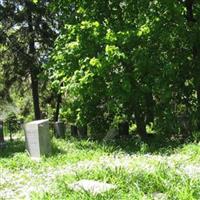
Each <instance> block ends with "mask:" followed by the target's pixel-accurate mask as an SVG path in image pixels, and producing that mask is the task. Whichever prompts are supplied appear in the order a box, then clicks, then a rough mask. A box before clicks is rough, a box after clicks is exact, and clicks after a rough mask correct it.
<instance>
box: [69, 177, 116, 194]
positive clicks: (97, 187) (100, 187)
mask: <svg viewBox="0 0 200 200" xmlns="http://www.w3.org/2000/svg"><path fill="white" fill-rule="evenodd" d="M69 188H70V189H72V190H74V191H85V192H89V193H92V194H93V195H96V194H100V193H103V192H107V191H109V190H111V189H116V188H117V186H116V185H113V184H108V183H104V182H99V181H94V180H80V181H78V182H75V183H72V184H70V185H69Z"/></svg>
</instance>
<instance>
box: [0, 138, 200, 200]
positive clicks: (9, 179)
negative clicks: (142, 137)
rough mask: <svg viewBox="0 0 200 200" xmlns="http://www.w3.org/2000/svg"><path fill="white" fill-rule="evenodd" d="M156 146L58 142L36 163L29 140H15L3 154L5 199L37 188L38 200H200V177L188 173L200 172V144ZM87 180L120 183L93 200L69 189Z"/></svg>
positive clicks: (1, 187) (1, 167)
mask: <svg viewBox="0 0 200 200" xmlns="http://www.w3.org/2000/svg"><path fill="white" fill-rule="evenodd" d="M156 146H159V145H157V144H145V143H142V142H139V141H135V143H134V141H130V140H119V141H116V142H115V143H114V142H112V143H100V142H96V141H90V140H78V139H74V138H70V137H69V138H66V139H65V140H63V139H54V138H53V140H52V155H51V156H49V157H43V158H42V159H41V161H39V162H36V161H33V160H31V158H30V157H29V156H28V154H27V152H26V151H25V143H24V140H23V139H20V140H16V141H13V142H9V143H7V147H6V148H5V149H4V150H3V151H2V152H1V153H0V157H1V159H0V171H1V177H0V178H1V183H2V184H1V185H0V198H1V197H2V196H3V197H4V198H5V199H6V193H5V194H2V193H1V192H2V191H3V192H4V191H5V192H6V191H7V193H9V191H10V190H12V192H13V193H12V194H10V195H11V197H12V198H11V197H9V198H11V199H20V198H21V197H20V194H19V193H20V192H21V191H24V192H26V190H27V191H28V189H31V188H33V190H32V193H31V194H32V199H71V200H76V199H82V200H87V199H95V200H96V199H97V200H98V199H120V200H121V199H122V200H123V199H124V200H126V199H138V200H141V199H144V200H145V199H155V196H156V195H157V196H160V195H161V196H162V195H163V197H166V198H167V199H175V200H176V199H177V200H188V199H189V200H190V199H191V200H193V199H197V200H198V199H199V197H200V176H199V175H198V174H197V173H196V176H195V173H194V175H193V176H190V175H188V174H187V173H186V170H185V169H188V168H189V169H190V168H191V169H194V168H195V169H197V170H199V168H198V164H199V163H200V145H199V144H194V143H193V144H187V145H181V146H178V147H176V148H174V147H173V148H172V147H169V148H167V147H165V148H160V147H159V148H156ZM184 170H185V171H184ZM81 179H92V180H98V181H103V182H107V183H111V184H115V185H117V189H115V190H111V191H109V192H106V193H103V194H99V195H96V196H93V195H92V194H90V193H87V192H74V191H72V190H70V189H69V188H68V184H70V183H72V182H74V181H78V180H81ZM27 184H29V185H27ZM41 188H43V190H41V191H40V189H41ZM38 190H39V191H38ZM30 192H31V190H30ZM12 195H13V196H12ZM23 195H25V194H22V196H23ZM9 198H7V199H9Z"/></svg>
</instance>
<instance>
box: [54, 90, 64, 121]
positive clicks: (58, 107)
mask: <svg viewBox="0 0 200 200" xmlns="http://www.w3.org/2000/svg"><path fill="white" fill-rule="evenodd" d="M61 100H62V98H61V94H60V93H59V94H58V96H57V102H56V103H57V105H56V112H55V116H54V120H55V122H57V121H58V118H59V111H60V104H61Z"/></svg>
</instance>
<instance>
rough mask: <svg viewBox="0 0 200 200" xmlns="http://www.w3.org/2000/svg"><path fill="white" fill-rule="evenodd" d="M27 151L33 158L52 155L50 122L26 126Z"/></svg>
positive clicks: (33, 123)
mask: <svg viewBox="0 0 200 200" xmlns="http://www.w3.org/2000/svg"><path fill="white" fill-rule="evenodd" d="M24 130H25V139H26V149H27V150H28V152H29V154H30V156H31V157H32V158H40V157H41V156H42V155H48V154H50V153H51V139H50V134H49V120H37V121H33V122H29V123H26V124H25V125H24Z"/></svg>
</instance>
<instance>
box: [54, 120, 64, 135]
mask: <svg viewBox="0 0 200 200" xmlns="http://www.w3.org/2000/svg"><path fill="white" fill-rule="evenodd" d="M54 127H55V135H56V137H57V138H65V132H66V127H65V124H64V122H63V121H60V120H59V121H57V122H55V124H54Z"/></svg>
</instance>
